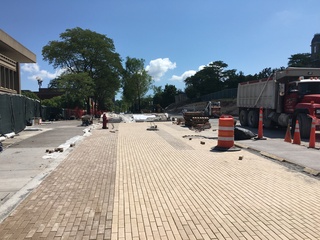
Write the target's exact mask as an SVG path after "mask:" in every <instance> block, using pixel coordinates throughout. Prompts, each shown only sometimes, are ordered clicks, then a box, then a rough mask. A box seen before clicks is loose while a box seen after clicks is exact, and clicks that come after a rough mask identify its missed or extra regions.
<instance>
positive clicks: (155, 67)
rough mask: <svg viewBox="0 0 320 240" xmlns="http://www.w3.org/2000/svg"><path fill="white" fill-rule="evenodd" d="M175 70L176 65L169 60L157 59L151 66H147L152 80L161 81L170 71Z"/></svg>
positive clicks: (151, 62) (152, 61)
mask: <svg viewBox="0 0 320 240" xmlns="http://www.w3.org/2000/svg"><path fill="white" fill-rule="evenodd" d="M175 68H176V63H173V62H171V61H170V59H169V58H157V59H155V60H151V61H150V63H149V65H148V66H146V71H148V73H149V75H150V76H151V77H152V79H154V80H155V81H159V80H160V78H161V77H162V76H163V75H164V74H165V73H166V72H167V71H168V70H170V69H175Z"/></svg>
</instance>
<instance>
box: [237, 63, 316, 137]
mask: <svg viewBox="0 0 320 240" xmlns="http://www.w3.org/2000/svg"><path fill="white" fill-rule="evenodd" d="M319 77H320V68H298V67H288V68H285V69H283V70H280V71H276V72H274V73H273V74H272V75H271V76H270V77H269V78H266V79H260V80H257V81H249V82H242V83H239V85H238V94H237V107H238V109H239V121H240V124H241V125H242V126H249V127H252V128H256V127H258V124H259V109H263V126H264V127H266V128H270V127H273V126H275V125H278V126H282V127H288V126H291V129H292V131H293V130H294V129H295V124H296V121H297V120H298V123H299V130H300V135H301V137H302V138H308V137H309V136H310V128H311V122H312V119H313V118H314V119H315V121H316V127H317V129H319V125H320V121H319V118H320V79H319Z"/></svg>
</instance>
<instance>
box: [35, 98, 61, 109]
mask: <svg viewBox="0 0 320 240" xmlns="http://www.w3.org/2000/svg"><path fill="white" fill-rule="evenodd" d="M64 102H65V100H64V97H63V96H57V97H53V98H50V99H44V100H42V101H41V105H43V106H47V107H55V108H62V107H64V106H63V103H64Z"/></svg>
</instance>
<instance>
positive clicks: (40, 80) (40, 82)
mask: <svg viewBox="0 0 320 240" xmlns="http://www.w3.org/2000/svg"><path fill="white" fill-rule="evenodd" d="M36 79H37V81H38V85H39V91H40V88H41V86H42V82H43V80H42V78H41V77H36Z"/></svg>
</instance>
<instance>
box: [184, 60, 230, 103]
mask: <svg viewBox="0 0 320 240" xmlns="http://www.w3.org/2000/svg"><path fill="white" fill-rule="evenodd" d="M226 67H228V65H227V64H226V63H224V62H222V61H215V62H212V63H210V64H209V65H208V66H206V67H204V68H203V69H202V70H200V71H198V72H197V73H196V74H195V75H193V76H191V77H188V78H186V79H185V83H186V91H185V92H186V94H187V96H188V97H189V98H191V97H195V96H196V97H199V96H202V95H206V94H209V93H213V92H217V91H220V90H222V88H223V82H224V81H226V80H227V75H226V74H225V72H224V69H225V68H226Z"/></svg>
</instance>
